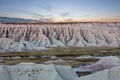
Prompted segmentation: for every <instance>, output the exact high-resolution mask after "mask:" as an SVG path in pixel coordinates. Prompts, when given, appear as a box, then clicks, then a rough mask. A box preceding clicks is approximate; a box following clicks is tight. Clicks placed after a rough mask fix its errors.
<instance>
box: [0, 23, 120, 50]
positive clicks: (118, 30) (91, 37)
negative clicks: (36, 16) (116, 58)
mask: <svg viewBox="0 0 120 80" xmlns="http://www.w3.org/2000/svg"><path fill="white" fill-rule="evenodd" d="M6 46H7V47H8V46H9V47H11V46H12V48H19V49H20V50H22V49H27V48H28V47H29V48H30V49H31V48H33V47H57V46H78V47H89V46H112V47H119V46H120V23H72V24H71V23H66V24H0V48H1V49H2V48H4V47H6ZM18 46H19V47H18Z"/></svg>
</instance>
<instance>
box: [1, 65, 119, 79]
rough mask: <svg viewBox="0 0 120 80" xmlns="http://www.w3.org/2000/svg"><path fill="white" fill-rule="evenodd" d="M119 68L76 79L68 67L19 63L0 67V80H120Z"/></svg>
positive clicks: (75, 75)
mask: <svg viewBox="0 0 120 80" xmlns="http://www.w3.org/2000/svg"><path fill="white" fill-rule="evenodd" d="M119 73H120V66H118V67H113V68H111V69H106V70H103V71H99V72H96V73H93V74H91V75H87V76H83V77H78V76H77V74H76V73H75V72H74V71H73V70H72V68H71V67H70V66H60V65H53V64H49V65H44V64H34V63H20V64H17V65H14V66H8V65H0V80H120V74H119Z"/></svg>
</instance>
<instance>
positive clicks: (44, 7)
mask: <svg viewBox="0 0 120 80" xmlns="http://www.w3.org/2000/svg"><path fill="white" fill-rule="evenodd" d="M40 8H42V9H44V10H46V11H52V10H53V7H52V6H51V5H44V6H43V5H42V6H40Z"/></svg>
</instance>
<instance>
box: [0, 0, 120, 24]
mask: <svg viewBox="0 0 120 80" xmlns="http://www.w3.org/2000/svg"><path fill="white" fill-rule="evenodd" d="M0 16H2V17H13V18H24V19H34V20H39V21H46V22H52V21H53V22H71V21H81V22H86V21H100V22H120V0H0Z"/></svg>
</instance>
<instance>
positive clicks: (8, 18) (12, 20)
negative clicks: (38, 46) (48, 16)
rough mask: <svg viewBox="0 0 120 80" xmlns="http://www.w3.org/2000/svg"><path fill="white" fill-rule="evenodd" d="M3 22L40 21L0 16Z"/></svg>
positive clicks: (0, 20)
mask: <svg viewBox="0 0 120 80" xmlns="http://www.w3.org/2000/svg"><path fill="white" fill-rule="evenodd" d="M0 22H1V23H15V22H17V23H27V22H38V21H37V20H32V19H22V18H12V17H0Z"/></svg>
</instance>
